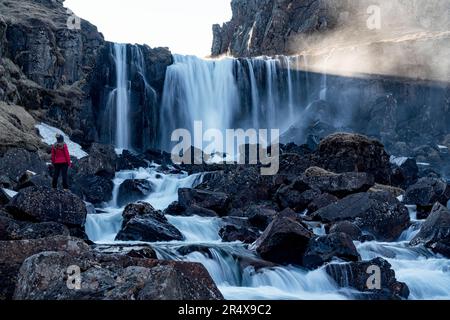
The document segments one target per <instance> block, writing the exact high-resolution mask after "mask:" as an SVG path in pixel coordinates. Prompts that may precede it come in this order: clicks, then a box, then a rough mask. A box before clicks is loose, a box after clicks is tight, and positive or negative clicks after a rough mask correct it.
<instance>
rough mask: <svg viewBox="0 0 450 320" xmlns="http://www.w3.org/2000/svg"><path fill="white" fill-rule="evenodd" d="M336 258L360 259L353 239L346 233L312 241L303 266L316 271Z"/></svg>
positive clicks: (333, 234) (304, 257)
mask: <svg viewBox="0 0 450 320" xmlns="http://www.w3.org/2000/svg"><path fill="white" fill-rule="evenodd" d="M334 258H339V259H341V260H344V261H358V260H359V259H360V256H359V254H358V251H357V250H356V247H355V245H354V244H353V241H352V238H350V236H348V235H347V234H345V233H332V234H329V235H326V236H322V237H316V238H313V239H311V240H310V241H309V244H308V248H307V250H306V252H305V254H304V256H303V266H304V267H306V268H308V269H316V268H318V267H320V266H322V265H324V264H325V263H327V262H330V261H331V260H332V259H334Z"/></svg>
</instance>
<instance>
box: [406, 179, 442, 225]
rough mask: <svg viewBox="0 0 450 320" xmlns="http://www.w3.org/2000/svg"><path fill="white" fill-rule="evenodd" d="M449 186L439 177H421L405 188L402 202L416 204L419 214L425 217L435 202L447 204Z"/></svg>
mask: <svg viewBox="0 0 450 320" xmlns="http://www.w3.org/2000/svg"><path fill="white" fill-rule="evenodd" d="M448 200H450V186H449V185H448V184H447V183H446V182H445V181H444V180H441V179H437V178H421V179H419V181H417V183H416V184H414V185H412V186H410V187H409V188H408V189H407V190H406V194H405V199H404V202H405V203H406V204H411V205H417V211H418V213H419V215H420V216H422V217H423V218H426V217H427V216H428V213H429V212H430V211H431V209H432V207H433V205H434V204H435V203H436V202H439V203H441V204H443V205H444V206H445V205H447V202H448Z"/></svg>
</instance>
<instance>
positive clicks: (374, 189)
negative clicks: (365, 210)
mask: <svg viewBox="0 0 450 320" xmlns="http://www.w3.org/2000/svg"><path fill="white" fill-rule="evenodd" d="M369 192H389V193H390V194H392V195H393V196H394V197H396V198H398V197H400V196H404V195H405V190H403V189H400V188H396V187H393V186H385V185H382V184H378V183H376V184H375V185H374V186H373V187H372V188H370V189H369Z"/></svg>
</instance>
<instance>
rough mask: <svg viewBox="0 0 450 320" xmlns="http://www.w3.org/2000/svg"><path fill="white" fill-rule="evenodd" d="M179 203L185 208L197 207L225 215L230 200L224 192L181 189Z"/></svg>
mask: <svg viewBox="0 0 450 320" xmlns="http://www.w3.org/2000/svg"><path fill="white" fill-rule="evenodd" d="M178 203H179V204H180V205H181V206H183V207H185V208H189V207H191V206H193V205H196V206H198V207H201V208H204V209H208V210H213V211H215V212H217V213H218V214H220V215H224V214H226V212H227V211H228V208H229V203H230V199H229V197H228V195H227V194H225V193H223V192H210V191H204V190H196V189H187V188H181V189H179V190H178Z"/></svg>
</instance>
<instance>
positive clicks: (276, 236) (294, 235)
mask: <svg viewBox="0 0 450 320" xmlns="http://www.w3.org/2000/svg"><path fill="white" fill-rule="evenodd" d="M312 237H313V234H312V233H311V232H310V231H309V230H308V229H306V228H305V227H304V226H302V225H301V224H300V223H298V222H296V221H294V220H292V219H290V218H286V217H280V218H276V219H275V220H274V221H272V223H271V224H270V225H269V226H268V227H267V229H266V231H264V233H263V234H262V235H261V237H259V239H258V240H257V241H256V244H255V247H256V252H257V253H258V254H259V255H260V256H261V258H263V259H265V260H268V261H271V262H275V263H279V264H296V265H302V264H303V254H304V253H305V251H306V249H307V247H308V243H309V240H310V239H311V238H312Z"/></svg>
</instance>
